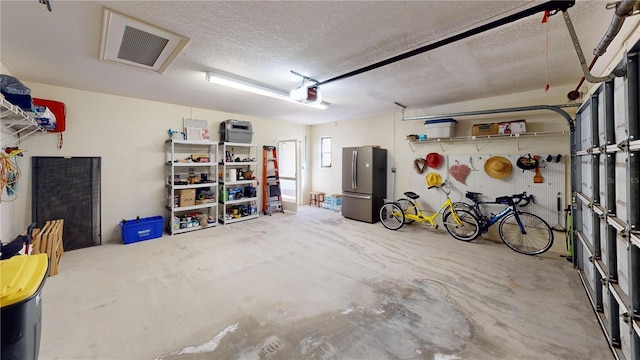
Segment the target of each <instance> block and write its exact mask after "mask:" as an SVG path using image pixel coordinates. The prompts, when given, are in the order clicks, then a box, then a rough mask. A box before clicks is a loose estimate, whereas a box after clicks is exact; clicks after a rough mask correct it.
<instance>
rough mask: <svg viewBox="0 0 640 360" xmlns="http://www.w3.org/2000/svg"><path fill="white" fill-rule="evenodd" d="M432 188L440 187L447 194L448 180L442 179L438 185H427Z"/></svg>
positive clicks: (449, 187) (448, 190)
mask: <svg viewBox="0 0 640 360" xmlns="http://www.w3.org/2000/svg"><path fill="white" fill-rule="evenodd" d="M433 188H439V189H442V191H443V192H444V193H445V194H447V195H449V194H450V193H451V186H450V185H449V180H445V181H443V182H442V184H440V185H432V186H428V187H427V189H433Z"/></svg>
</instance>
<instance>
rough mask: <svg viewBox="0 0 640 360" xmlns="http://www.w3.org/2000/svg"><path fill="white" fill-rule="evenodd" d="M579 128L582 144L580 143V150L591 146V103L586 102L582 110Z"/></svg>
mask: <svg viewBox="0 0 640 360" xmlns="http://www.w3.org/2000/svg"><path fill="white" fill-rule="evenodd" d="M578 128H579V129H580V144H578V147H579V148H580V150H587V149H589V148H591V139H592V136H593V134H592V133H591V103H588V104H586V105H585V106H584V107H583V110H582V111H581V112H580V121H579V122H578Z"/></svg>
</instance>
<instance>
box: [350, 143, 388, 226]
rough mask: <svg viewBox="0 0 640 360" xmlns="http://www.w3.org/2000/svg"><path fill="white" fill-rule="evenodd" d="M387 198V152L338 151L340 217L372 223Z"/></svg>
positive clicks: (366, 148)
mask: <svg viewBox="0 0 640 360" xmlns="http://www.w3.org/2000/svg"><path fill="white" fill-rule="evenodd" d="M386 196H387V150H386V149H380V148H376V147H373V146H361V147H348V148H343V149H342V216H344V217H346V218H349V219H354V220H360V221H366V222H368V223H375V222H377V221H379V220H380V216H379V214H378V213H379V211H380V208H381V207H382V204H383V203H384V199H385V198H386Z"/></svg>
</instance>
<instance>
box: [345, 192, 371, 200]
mask: <svg viewBox="0 0 640 360" xmlns="http://www.w3.org/2000/svg"><path fill="white" fill-rule="evenodd" d="M342 196H344V197H352V198H356V199H363V200H369V199H371V195H353V194H347V193H342Z"/></svg>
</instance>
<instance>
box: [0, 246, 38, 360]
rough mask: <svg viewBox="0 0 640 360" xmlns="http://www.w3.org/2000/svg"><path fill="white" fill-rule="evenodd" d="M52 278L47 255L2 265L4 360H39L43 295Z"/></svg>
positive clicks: (22, 257)
mask: <svg viewBox="0 0 640 360" xmlns="http://www.w3.org/2000/svg"><path fill="white" fill-rule="evenodd" d="M48 274H49V259H48V258H47V255H46V254H37V255H19V256H14V257H12V258H10V259H8V260H2V261H0V284H1V285H2V286H0V319H2V321H1V329H0V330H1V332H0V338H1V340H0V348H1V349H2V350H1V354H2V356H1V357H0V358H1V359H2V360H18V359H19V360H23V359H29V360H31V359H37V358H38V352H39V351H40V332H41V325H42V299H41V295H40V292H41V291H42V287H43V286H44V282H45V280H46V278H47V276H48Z"/></svg>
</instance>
